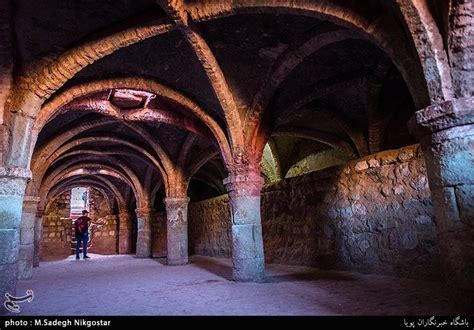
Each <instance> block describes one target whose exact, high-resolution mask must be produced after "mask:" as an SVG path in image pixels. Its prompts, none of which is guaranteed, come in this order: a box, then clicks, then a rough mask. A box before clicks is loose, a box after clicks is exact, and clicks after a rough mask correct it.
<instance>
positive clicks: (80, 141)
mask: <svg viewBox="0 0 474 330" xmlns="http://www.w3.org/2000/svg"><path fill="white" fill-rule="evenodd" d="M88 142H115V143H119V144H121V145H125V146H127V147H129V148H131V149H134V150H136V151H138V152H140V153H141V154H143V155H145V156H146V157H147V159H148V160H150V162H151V163H152V164H153V165H154V166H155V167H156V168H157V169H158V171H159V172H160V173H161V174H162V175H163V176H164V177H166V172H165V170H164V169H163V168H162V167H161V165H160V164H159V163H158V161H157V160H156V159H155V158H154V157H153V156H152V155H151V154H150V153H149V152H148V151H146V150H145V149H143V148H141V147H139V146H136V145H135V144H133V143H131V142H128V141H126V140H122V139H118V138H114V137H105V136H104V137H85V138H80V139H76V140H71V141H70V142H69V143H67V144H65V145H63V146H61V147H60V148H59V149H57V150H56V151H55V152H54V153H53V154H52V155H51V156H50V157H48V158H47V159H46V160H45V162H44V163H42V164H41V165H42V167H41V168H42V173H44V172H46V170H47V168H48V167H49V166H50V165H51V164H53V163H54V162H55V161H56V160H58V158H59V157H61V156H62V155H63V154H64V153H66V152H67V151H69V150H70V149H72V148H74V147H77V146H79V145H81V144H84V143H88ZM97 154H98V155H99V154H100V153H97ZM115 161H116V162H118V160H115Z"/></svg>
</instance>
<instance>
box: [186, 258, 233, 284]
mask: <svg viewBox="0 0 474 330" xmlns="http://www.w3.org/2000/svg"><path fill="white" fill-rule="evenodd" d="M190 261H191V262H192V263H193V265H195V266H197V267H199V268H202V269H205V270H207V271H208V272H210V273H213V274H214V275H216V276H219V277H222V278H224V279H226V280H227V281H232V267H230V266H228V265H225V264H223V263H221V262H218V261H217V260H214V259H207V258H192V257H191V258H190Z"/></svg>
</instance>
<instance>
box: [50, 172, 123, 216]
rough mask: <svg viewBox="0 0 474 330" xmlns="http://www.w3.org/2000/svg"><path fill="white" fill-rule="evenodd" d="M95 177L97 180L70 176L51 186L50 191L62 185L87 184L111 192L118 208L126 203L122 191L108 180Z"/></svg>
mask: <svg viewBox="0 0 474 330" xmlns="http://www.w3.org/2000/svg"><path fill="white" fill-rule="evenodd" d="M95 179H97V180H98V181H96V180H92V179H85V178H77V177H72V178H69V179H67V180H65V181H61V182H59V183H58V185H56V186H55V187H53V188H51V191H52V190H53V189H56V190H57V189H62V188H61V187H63V186H64V187H66V186H67V187H69V186H77V185H87V186H94V187H100V188H101V189H103V190H108V191H109V192H110V193H111V195H113V196H114V197H115V198H116V200H117V204H118V205H119V209H120V208H122V207H123V206H124V205H126V203H125V199H124V197H123V195H122V193H121V192H120V191H119V190H118V189H117V187H116V186H115V185H114V184H113V183H112V182H110V181H109V180H107V179H105V178H103V177H101V176H96V177H95ZM104 180H106V181H104ZM53 194H56V193H53Z"/></svg>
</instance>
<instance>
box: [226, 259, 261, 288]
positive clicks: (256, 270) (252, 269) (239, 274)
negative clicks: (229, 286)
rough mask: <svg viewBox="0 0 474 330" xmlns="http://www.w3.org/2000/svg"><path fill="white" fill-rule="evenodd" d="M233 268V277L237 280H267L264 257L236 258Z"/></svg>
mask: <svg viewBox="0 0 474 330" xmlns="http://www.w3.org/2000/svg"><path fill="white" fill-rule="evenodd" d="M233 265H234V267H233V269H232V279H233V280H234V281H236V282H264V281H265V260H264V259H263V258H254V259H234V260H233Z"/></svg>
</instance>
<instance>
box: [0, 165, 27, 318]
mask: <svg viewBox="0 0 474 330" xmlns="http://www.w3.org/2000/svg"><path fill="white" fill-rule="evenodd" d="M30 177H31V172H30V171H29V170H27V169H23V168H8V167H0V274H1V276H0V299H3V297H5V293H6V292H8V293H10V294H16V283H17V276H18V250H19V247H20V222H21V212H22V209H23V195H24V194H25V188H26V181H27V179H28V178H30ZM4 312H5V310H4V307H3V304H1V305H0V314H2V313H4Z"/></svg>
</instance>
